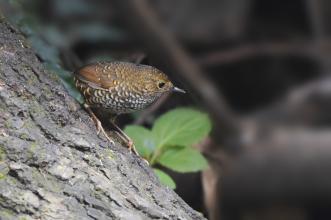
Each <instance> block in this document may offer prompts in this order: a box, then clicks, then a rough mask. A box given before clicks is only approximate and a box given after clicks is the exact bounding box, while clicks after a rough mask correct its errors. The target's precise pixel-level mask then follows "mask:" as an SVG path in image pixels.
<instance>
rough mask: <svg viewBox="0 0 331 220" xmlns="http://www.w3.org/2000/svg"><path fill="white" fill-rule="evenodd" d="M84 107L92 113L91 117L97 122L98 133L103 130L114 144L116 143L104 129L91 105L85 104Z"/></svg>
mask: <svg viewBox="0 0 331 220" xmlns="http://www.w3.org/2000/svg"><path fill="white" fill-rule="evenodd" d="M84 108H85V109H86V110H87V112H88V113H89V114H90V115H91V117H92V119H93V121H94V123H95V125H96V127H97V135H99V134H100V132H101V133H102V134H103V135H104V136H105V137H106V139H107V140H108V141H109V142H110V143H111V144H112V145H115V143H114V141H113V140H112V139H111V138H110V137H109V136H108V134H107V133H106V131H105V129H103V127H102V124H101V122H100V120H99V119H98V118H97V116H96V115H95V114H94V112H93V111H92V110H91V108H90V106H89V105H88V104H84Z"/></svg>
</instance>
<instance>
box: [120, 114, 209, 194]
mask: <svg viewBox="0 0 331 220" xmlns="http://www.w3.org/2000/svg"><path fill="white" fill-rule="evenodd" d="M210 130H211V122H210V120H209V118H208V116H207V114H205V113H202V112H200V111H197V110H194V109H191V108H178V109H175V110H172V111H169V112H167V113H165V114H164V115H162V116H160V117H159V118H158V119H157V120H156V121H155V123H154V125H153V127H152V129H146V128H144V127H142V126H137V125H130V126H127V127H126V128H125V130H124V131H125V132H126V134H128V135H129V136H130V137H131V138H132V139H133V141H134V143H135V146H136V148H137V150H138V152H139V153H140V155H141V156H142V157H144V158H145V159H146V160H147V161H148V162H149V163H150V164H151V166H153V167H155V166H156V165H161V166H163V167H166V168H168V169H170V170H173V171H175V172H180V173H186V172H197V171H200V170H203V169H205V168H206V167H207V165H208V164H207V161H206V159H205V158H204V157H203V155H202V154H201V153H200V152H199V151H197V150H195V149H194V148H193V147H192V146H193V145H194V144H196V143H198V142H200V141H201V140H203V139H204V138H205V137H206V136H207V135H208V134H209V132H210ZM154 171H155V173H156V175H157V176H158V177H159V178H160V181H161V182H162V183H164V184H165V185H168V186H169V187H171V188H175V187H176V185H175V183H174V181H173V180H172V179H171V177H170V176H168V175H167V174H166V173H165V172H163V171H161V170H159V169H155V168H154Z"/></svg>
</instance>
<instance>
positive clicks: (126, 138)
mask: <svg viewBox="0 0 331 220" xmlns="http://www.w3.org/2000/svg"><path fill="white" fill-rule="evenodd" d="M115 118H116V117H112V118H111V119H110V123H111V124H112V125H113V126H114V128H115V130H116V133H117V134H118V136H119V137H120V138H121V139H122V140H123V141H124V142H125V143H126V144H127V146H128V148H129V151H130V152H133V153H134V154H135V155H137V156H139V153H138V151H137V150H136V147H135V146H134V143H133V141H132V140H131V138H130V137H129V136H128V135H126V134H125V133H124V131H122V129H121V128H120V127H118V126H117V125H116V124H115Z"/></svg>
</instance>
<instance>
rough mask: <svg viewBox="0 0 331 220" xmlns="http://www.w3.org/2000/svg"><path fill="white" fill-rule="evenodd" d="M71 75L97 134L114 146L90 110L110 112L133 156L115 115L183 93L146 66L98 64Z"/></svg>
mask: <svg viewBox="0 0 331 220" xmlns="http://www.w3.org/2000/svg"><path fill="white" fill-rule="evenodd" d="M74 75H75V84H76V87H77V88H78V89H79V90H80V92H81V93H82V94H83V96H84V98H85V104H84V107H85V108H86V109H87V111H88V112H89V114H90V115H91V116H92V118H93V120H94V122H95V123H96V126H97V131H98V134H99V133H100V131H101V132H102V133H103V134H104V135H105V136H106V138H107V140H109V141H110V142H112V143H113V141H112V139H111V138H110V137H109V136H108V135H107V133H106V132H105V130H104V129H103V127H102V125H101V122H100V121H99V119H98V118H97V117H96V115H95V114H94V113H93V111H92V110H91V109H90V107H94V108H102V109H107V110H108V111H109V113H110V118H111V120H110V121H111V123H112V124H113V126H114V127H115V129H116V130H117V132H118V134H119V136H120V137H121V138H122V139H123V140H124V141H125V142H126V143H127V144H128V147H129V149H130V151H131V150H132V151H133V152H134V153H135V154H138V153H137V151H136V150H135V147H134V145H133V142H132V140H131V139H130V138H129V137H128V136H127V135H126V134H125V133H124V132H123V131H122V130H121V129H120V128H119V127H118V126H117V125H116V124H115V123H114V119H115V118H116V116H117V115H119V114H124V113H131V112H134V111H137V110H142V109H145V108H146V107H148V106H150V105H151V104H153V103H154V102H155V101H156V100H157V99H158V98H159V97H160V96H161V95H162V94H164V93H168V92H171V91H174V92H182V93H185V91H184V90H182V89H179V88H177V87H175V86H174V85H173V84H172V82H171V81H170V80H169V79H168V77H167V76H166V75H165V74H164V73H163V72H161V71H160V70H158V69H156V68H154V67H152V66H147V65H140V64H133V63H128V62H118V61H116V62H98V63H94V64H89V65H87V66H84V67H82V68H80V69H78V70H77V71H76V72H75V74H74Z"/></svg>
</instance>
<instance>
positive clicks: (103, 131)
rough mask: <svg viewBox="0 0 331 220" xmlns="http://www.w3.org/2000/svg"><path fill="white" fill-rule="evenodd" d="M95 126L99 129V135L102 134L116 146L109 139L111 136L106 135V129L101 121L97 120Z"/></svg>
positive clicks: (111, 142) (112, 142)
mask: <svg viewBox="0 0 331 220" xmlns="http://www.w3.org/2000/svg"><path fill="white" fill-rule="evenodd" d="M95 124H96V127H97V135H99V134H100V133H102V134H103V135H104V136H105V138H106V139H107V140H108V141H109V143H110V144H111V145H115V142H114V141H113V140H112V139H111V138H110V137H109V135H108V134H107V133H106V131H105V129H104V128H103V127H102V124H101V122H100V121H99V120H96V121H95Z"/></svg>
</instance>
